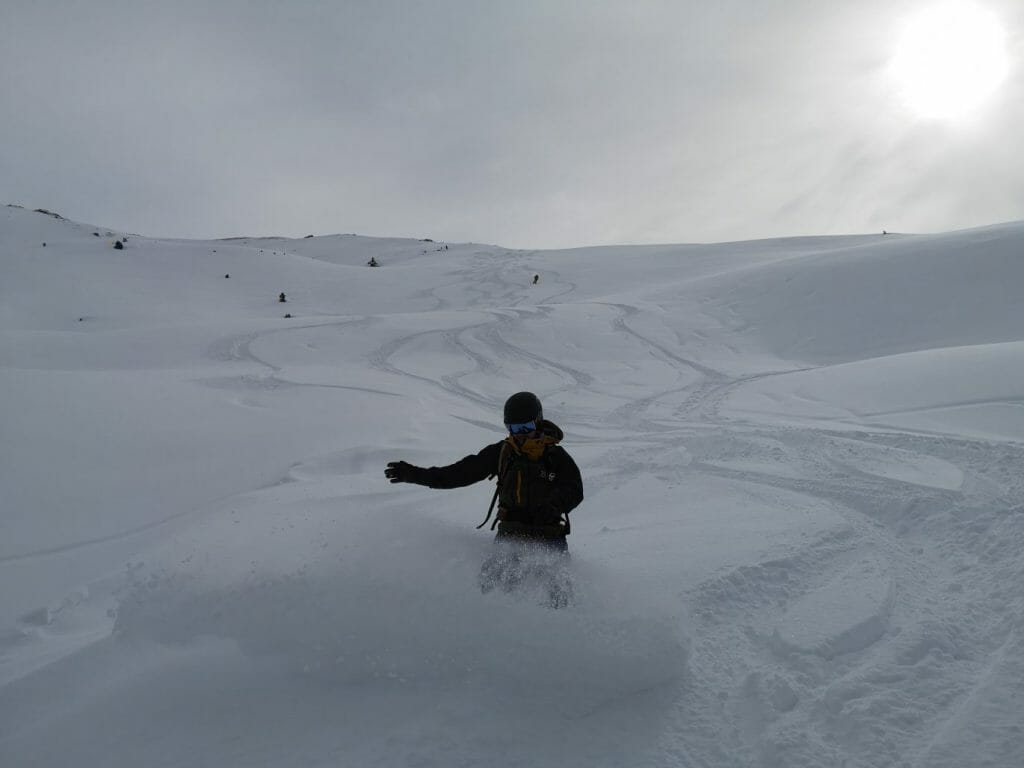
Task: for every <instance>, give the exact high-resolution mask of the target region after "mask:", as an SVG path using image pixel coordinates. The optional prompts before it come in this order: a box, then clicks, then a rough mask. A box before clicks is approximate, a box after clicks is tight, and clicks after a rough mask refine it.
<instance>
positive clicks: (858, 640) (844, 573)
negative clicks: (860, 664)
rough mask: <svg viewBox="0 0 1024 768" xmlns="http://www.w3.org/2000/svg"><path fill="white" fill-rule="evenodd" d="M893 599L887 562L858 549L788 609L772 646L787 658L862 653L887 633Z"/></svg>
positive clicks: (782, 617)
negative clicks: (801, 654)
mask: <svg viewBox="0 0 1024 768" xmlns="http://www.w3.org/2000/svg"><path fill="white" fill-rule="evenodd" d="M894 599H895V592H894V586H893V579H892V575H891V573H890V568H889V565H888V562H887V561H886V559H885V558H884V557H883V556H882V555H881V554H879V553H878V552H873V551H860V552H858V553H857V554H856V556H855V557H852V558H851V559H850V561H849V562H846V563H845V564H842V565H840V567H838V568H837V569H836V570H835V571H834V572H833V574H832V577H831V578H830V579H828V581H826V582H825V583H824V584H822V585H820V586H819V587H817V588H816V589H814V590H812V591H811V592H808V593H807V594H805V595H804V596H803V597H801V598H800V599H798V600H795V601H793V602H791V603H790V604H789V605H788V606H787V608H786V610H785V612H784V613H783V614H782V616H781V617H780V618H779V622H778V626H777V627H776V628H775V631H774V633H773V635H772V641H773V642H772V645H773V647H774V648H775V650H776V652H777V653H779V654H780V655H783V656H785V655H787V654H789V653H792V652H806V653H815V654H818V655H820V656H823V657H824V658H826V659H831V658H833V657H835V656H839V655H842V654H846V653H854V652H856V651H861V650H864V649H865V648H867V647H868V646H870V645H871V644H873V643H875V642H877V641H878V640H880V639H881V638H882V636H883V635H884V634H885V632H886V630H887V629H888V626H889V615H890V613H891V612H892V608H893V601H894Z"/></svg>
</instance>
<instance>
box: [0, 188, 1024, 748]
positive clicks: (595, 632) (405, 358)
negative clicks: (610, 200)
mask: <svg viewBox="0 0 1024 768" xmlns="http://www.w3.org/2000/svg"><path fill="white" fill-rule="evenodd" d="M425 234H426V235H429V233H425ZM115 243H121V245H122V246H123V247H121V248H120V249H115V248H114V244H115ZM1022 255H1024V224H1022V223H1018V224H1005V225H998V226H992V227H988V228H983V229H977V230H970V231H962V232H953V233H949V234H943V235H933V236H908V235H887V236H882V235H864V236H850V237H822V238H794V239H785V240H770V241H756V242H741V243H723V244H716V245H678V246H672V245H666V246H642V247H641V246H636V247H604V248H587V249H578V250H563V251H514V250H506V249H503V248H499V247H494V246H487V245H478V244H466V243H440V242H432V241H430V240H426V239H424V240H385V239H373V238H365V237H358V236H355V235H334V236H327V237H309V238H302V239H266V238H263V239H245V238H238V239H231V240H218V241H208V242H207V241H187V240H155V239H149V238H146V237H142V236H139V235H135V234H132V233H123V232H113V231H110V230H107V229H103V228H96V227H92V226H87V225H81V224H77V223H74V222H70V221H67V220H64V219H61V218H57V217H54V216H51V215H47V214H45V213H40V212H35V211H29V210H25V209H22V208H17V207H5V208H0V403H2V408H0V487H2V488H3V498H4V500H3V504H2V507H0V765H2V766H5V767H6V766H46V767H51V766H54V767H55V766H68V767H70V768H84V767H85V766H104V767H105V768H113V767H124V768H129V767H130V768H137V766H207V765H208V766H273V767H275V768H277V767H280V766H299V765H302V766H389V767H391V766H456V765H467V766H468V765H481V766H488V767H489V768H499V767H501V766H560V767H563V766H590V767H593V766H695V767H696V766H702V767H703V766H706V767H712V766H713V767H715V768H718V767H720V766H729V767H731V766H737V767H738V766H759V767H760V766H778V767H780V768H781V767H786V768H793V767H805V768H810V767H812V766H840V765H843V766H847V767H848V768H854V767H855V766H865V767H866V766H915V767H916V766H921V767H922V768H923V767H927V768H933V767H938V768H962V767H963V766H968V765H970V766H981V765H987V766H998V767H1000V768H1013V767H1015V766H1020V765H1024V725H1022V718H1021V702H1022V701H1024V595H1022V593H1021V589H1020V587H1021V583H1022V580H1024V478H1022V476H1021V467H1022V466H1024V408H1022V405H1024V304H1022V303H1021V302H1020V301H1019V299H1018V296H1017V294H1018V293H1019V291H1020V286H1021V285H1024V258H1022ZM371 258H374V259H376V261H377V262H378V263H379V265H380V266H379V267H377V268H372V267H368V266H367V264H366V263H367V261H368V260H370V259H371ZM535 275H537V276H538V280H537V282H536V284H534V276H535ZM281 293H284V294H285V297H286V301H285V302H284V303H282V302H280V301H279V298H278V297H279V294H281ZM286 315H290V317H288V316H286ZM521 389H530V390H533V391H535V392H537V393H538V394H539V395H540V397H541V399H542V400H543V401H544V406H545V415H546V416H547V417H548V418H550V419H552V420H553V421H555V422H556V423H557V424H559V426H561V427H562V428H563V429H564V431H565V433H566V438H565V442H564V445H565V447H566V448H567V449H568V450H569V451H570V452H571V453H572V455H573V456H574V457H575V459H576V461H577V463H578V464H579V465H580V468H581V470H582V472H583V478H584V489H585V493H586V499H585V501H584V502H583V505H582V506H581V507H580V508H579V509H578V510H577V512H576V513H574V515H573V535H572V536H571V537H570V539H569V542H570V549H571V552H572V556H573V560H572V566H571V567H572V574H573V579H574V581H575V584H576V592H577V598H578V599H577V601H576V603H575V604H574V605H572V606H570V607H569V608H566V609H564V610H551V609H549V608H545V607H543V606H542V605H540V604H538V601H537V600H536V599H535V596H531V595H530V594H528V593H527V594H519V595H516V594H511V595H506V594H493V593H492V594H487V595H482V594H480V591H479V589H478V588H477V587H476V578H477V571H478V569H479V566H480V563H481V561H482V560H483V559H484V558H485V557H486V555H487V552H488V550H489V547H490V540H491V535H490V534H489V533H485V532H484V531H478V530H475V526H476V525H477V524H478V523H479V522H480V521H481V520H482V519H483V516H484V514H485V512H486V509H487V505H488V503H489V501H490V497H491V493H492V489H493V486H491V485H490V484H480V485H478V486H473V487H470V488H464V489H459V490H453V491H432V490H429V489H426V488H422V487H418V486H410V485H391V484H389V483H388V482H387V481H386V480H385V478H384V475H383V469H384V465H385V464H386V463H387V462H388V461H391V460H396V459H405V460H407V461H410V462H413V463H416V464H420V465H424V466H430V465H442V464H446V463H449V462H451V461H454V460H455V459H458V458H461V457H462V456H464V455H466V454H469V453H474V452H476V451H477V450H479V449H480V448H481V447H482V446H484V445H486V444H487V443H490V442H494V441H496V440H498V439H500V438H501V436H502V425H501V423H500V422H501V405H502V403H503V401H504V399H505V398H506V397H507V396H508V395H509V394H510V393H512V392H514V391H517V390H521Z"/></svg>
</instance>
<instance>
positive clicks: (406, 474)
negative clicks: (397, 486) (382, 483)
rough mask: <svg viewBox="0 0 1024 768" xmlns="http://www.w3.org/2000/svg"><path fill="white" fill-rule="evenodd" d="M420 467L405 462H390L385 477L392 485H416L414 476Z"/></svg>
mask: <svg viewBox="0 0 1024 768" xmlns="http://www.w3.org/2000/svg"><path fill="white" fill-rule="evenodd" d="M417 469H419V467H414V466H413V465H412V464H407V463H406V462H404V461H389V462H388V466H387V469H385V470H384V477H386V478H387V479H388V480H390V481H391V482H392V483H414V482H416V481H415V480H413V479H412V478H413V475H414V474H415V472H416V470H417Z"/></svg>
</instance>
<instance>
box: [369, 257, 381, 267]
mask: <svg viewBox="0 0 1024 768" xmlns="http://www.w3.org/2000/svg"><path fill="white" fill-rule="evenodd" d="M366 266H368V267H377V266H380V265H379V264H377V258H376V257H375V256H371V257H370V260H369V261H368V262H366Z"/></svg>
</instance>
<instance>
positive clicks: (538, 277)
mask: <svg viewBox="0 0 1024 768" xmlns="http://www.w3.org/2000/svg"><path fill="white" fill-rule="evenodd" d="M538 282H540V275H534V276H533V284H534V285H536V284H537V283H538Z"/></svg>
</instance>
